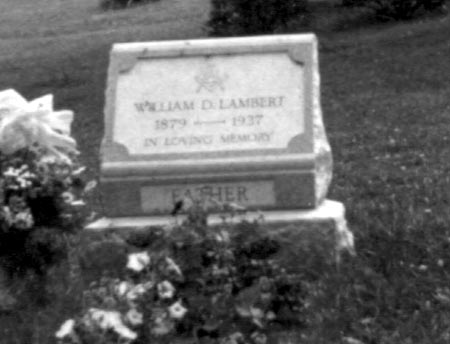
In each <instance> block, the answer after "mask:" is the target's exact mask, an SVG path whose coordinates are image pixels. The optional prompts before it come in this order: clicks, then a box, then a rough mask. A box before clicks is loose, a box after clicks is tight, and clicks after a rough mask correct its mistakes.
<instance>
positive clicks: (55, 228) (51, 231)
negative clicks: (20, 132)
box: [0, 149, 87, 275]
mask: <svg viewBox="0 0 450 344" xmlns="http://www.w3.org/2000/svg"><path fill="white" fill-rule="evenodd" d="M83 171H84V168H80V167H79V166H78V165H77V164H76V163H75V162H72V161H69V160H58V159H57V158H56V157H52V156H48V155H43V154H41V153H39V152H37V151H36V150H29V149H22V150H19V151H17V152H15V153H13V154H9V155H1V156H0V176H1V177H0V189H1V191H2V198H1V199H0V202H1V204H2V207H1V208H0V252H1V258H2V259H1V264H2V266H3V267H4V268H5V269H6V271H7V272H9V274H10V275H11V274H13V273H16V272H22V273H23V272H25V270H27V269H29V268H31V269H32V270H34V271H35V272H38V273H40V274H43V273H45V269H46V267H47V266H48V265H50V264H52V263H54V261H55V259H56V260H59V259H58V258H62V257H63V256H64V251H65V243H64V239H63V238H62V235H63V234H64V233H68V232H73V231H74V230H76V229H78V228H80V227H81V225H82V223H83V221H84V219H85V217H86V212H87V209H86V207H85V203H84V201H82V200H81V197H82V195H83V193H84V188H85V185H84V181H83V180H82V176H81V174H82V172H83Z"/></svg>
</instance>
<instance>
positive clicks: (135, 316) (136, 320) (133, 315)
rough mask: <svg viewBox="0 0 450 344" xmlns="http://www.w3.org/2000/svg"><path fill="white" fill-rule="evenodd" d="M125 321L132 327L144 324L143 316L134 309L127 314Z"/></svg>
mask: <svg viewBox="0 0 450 344" xmlns="http://www.w3.org/2000/svg"><path fill="white" fill-rule="evenodd" d="M125 319H126V320H127V321H128V322H129V323H130V324H131V325H133V326H137V325H142V324H143V322H144V316H143V315H142V313H141V312H139V311H138V310H136V309H135V308H132V309H130V310H129V311H128V312H127V314H126V315H125Z"/></svg>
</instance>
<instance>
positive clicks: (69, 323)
mask: <svg viewBox="0 0 450 344" xmlns="http://www.w3.org/2000/svg"><path fill="white" fill-rule="evenodd" d="M74 328H75V320H73V319H69V320H66V321H65V322H64V324H62V325H61V327H60V328H59V330H58V331H57V332H56V333H55V337H56V338H58V339H64V338H67V337H70V336H73V335H74V334H75V332H74Z"/></svg>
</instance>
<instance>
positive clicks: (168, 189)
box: [88, 34, 353, 249]
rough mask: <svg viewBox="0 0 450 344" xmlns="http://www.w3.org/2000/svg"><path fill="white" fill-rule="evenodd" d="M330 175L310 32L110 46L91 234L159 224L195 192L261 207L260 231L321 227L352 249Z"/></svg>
mask: <svg viewBox="0 0 450 344" xmlns="http://www.w3.org/2000/svg"><path fill="white" fill-rule="evenodd" d="M331 175H332V158H331V150H330V146H329V144H328V141H327V138H326V134H325V129H324V125H323V121H322V113H321V106H320V75H319V68H318V49H317V40H316V37H315V36H314V35H312V34H304V35H280V36H261V37H244V38H226V39H206V40H189V41H168V42H149V43H124V44H115V45H114V47H113V49H112V52H111V59H110V66H109V72H108V86H107V91H106V106H105V135H104V139H103V142H102V158H101V187H102V191H103V199H104V209H105V213H106V214H105V215H106V217H105V218H103V219H100V220H99V221H97V222H96V223H94V224H92V225H90V226H89V227H88V229H90V230H91V231H94V232H95V231H97V232H98V231H99V230H100V231H102V230H104V229H130V228H140V227H151V226H153V225H155V226H159V225H162V226H164V225H165V224H167V223H168V222H170V221H172V219H173V217H171V216H170V213H171V211H172V210H173V209H174V205H175V204H177V202H178V201H180V200H185V199H201V200H202V201H203V202H205V203H208V202H209V203H211V204H212V205H217V204H219V205H220V204H222V205H226V204H235V205H236V204H237V205H239V206H240V207H244V208H245V209H246V210H247V212H246V213H245V216H246V219H247V220H250V221H251V220H254V219H261V214H262V217H263V218H264V221H265V223H266V224H269V225H271V226H274V227H280V226H281V227H285V226H290V225H294V227H295V228H294V232H293V233H294V237H295V236H296V235H297V233H299V231H298V230H297V229H298V228H302V229H305V228H308V229H311V230H312V231H313V232H315V233H316V232H320V231H318V230H316V228H317V226H316V225H317V224H319V223H327V224H328V225H325V226H324V227H322V229H324V230H322V232H323V233H325V236H326V237H327V238H331V241H332V242H333V245H335V246H334V247H338V249H352V248H353V237H352V234H351V232H350V231H349V230H348V229H347V225H346V221H345V208H344V206H343V205H342V204H341V203H339V202H335V201H330V200H326V199H325V197H326V194H327V190H328V186H329V184H330V181H331ZM208 220H209V224H210V225H216V224H220V223H222V221H223V217H221V216H220V214H218V215H212V216H210V217H209V218H208ZM238 220H240V219H233V221H238ZM311 224H312V225H311ZM319 227H320V226H319ZM280 233H283V232H280ZM287 233H289V235H292V233H291V231H290V230H288V232H287ZM336 245H337V246H336Z"/></svg>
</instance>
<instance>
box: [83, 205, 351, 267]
mask: <svg viewBox="0 0 450 344" xmlns="http://www.w3.org/2000/svg"><path fill="white" fill-rule="evenodd" d="M185 218H186V217H185V215H178V216H151V217H120V218H106V217H105V218H101V219H99V220H97V221H96V222H94V223H92V224H90V225H89V226H87V227H86V230H85V236H87V237H92V238H97V240H98V238H101V237H107V238H111V237H113V238H116V240H117V238H120V237H122V238H126V237H127V236H129V235H132V234H133V233H135V232H136V231H138V232H142V231H144V232H145V231H151V230H154V229H155V228H170V227H173V226H174V225H177V224H180V223H181V222H182V221H184V220H185ZM242 221H247V222H254V221H258V223H259V224H260V226H263V227H268V228H269V229H270V230H271V231H272V233H273V235H275V236H276V235H278V236H282V237H285V238H289V240H292V241H293V242H298V247H299V249H300V248H301V247H302V248H305V247H309V246H310V245H314V246H320V247H322V249H321V251H323V252H326V255H327V256H328V257H327V259H336V261H339V259H340V253H341V252H343V251H348V252H350V253H351V254H354V247H353V234H352V232H351V231H350V230H349V229H348V227H347V222H346V220H345V208H344V205H343V204H342V203H340V202H336V201H332V200H325V201H324V202H323V203H322V204H321V205H320V206H319V207H317V208H315V209H309V210H284V211H264V212H260V211H258V212H253V211H250V212H246V213H243V214H240V215H235V216H233V217H231V216H229V215H225V214H212V215H210V216H209V217H208V226H212V227H214V226H219V225H223V224H224V223H227V224H230V225H233V224H238V223H241V222H242ZM108 240H110V239H108ZM306 251H308V249H306Z"/></svg>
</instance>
